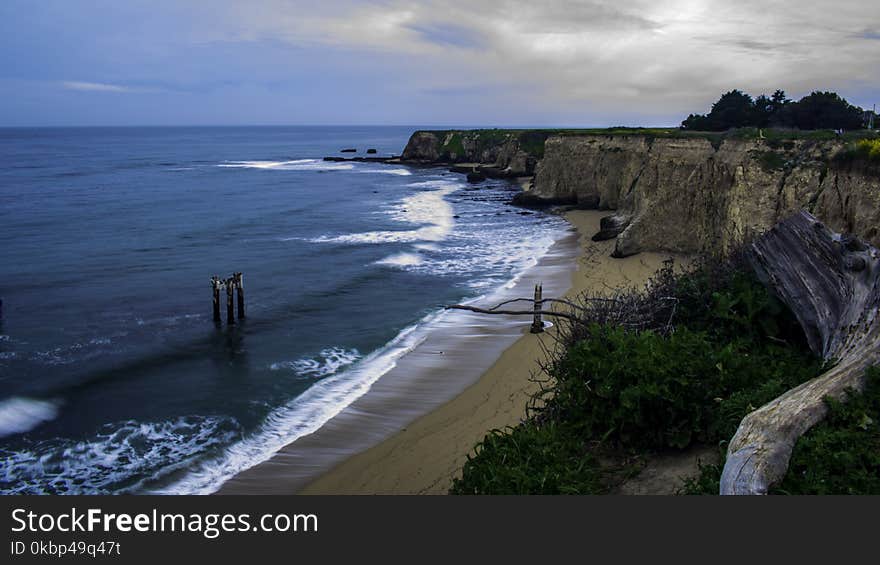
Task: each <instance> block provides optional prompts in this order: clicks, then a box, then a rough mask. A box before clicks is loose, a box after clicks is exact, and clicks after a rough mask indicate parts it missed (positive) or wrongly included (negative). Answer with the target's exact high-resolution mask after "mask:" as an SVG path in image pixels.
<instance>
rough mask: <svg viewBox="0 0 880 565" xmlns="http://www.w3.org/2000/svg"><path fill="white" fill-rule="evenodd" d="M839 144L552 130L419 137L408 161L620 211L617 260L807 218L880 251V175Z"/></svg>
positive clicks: (608, 229) (718, 245)
mask: <svg viewBox="0 0 880 565" xmlns="http://www.w3.org/2000/svg"><path fill="white" fill-rule="evenodd" d="M845 145H846V144H845V142H843V141H839V140H821V141H820V140H812V139H796V140H786V141H781V140H765V139H755V138H752V139H738V138H735V137H731V138H724V137H722V136H720V135H719V136H713V137H711V138H709V137H700V136H698V135H695V136H690V137H674V136H673V137H656V136H652V135H648V134H640V133H636V134H627V135H608V134H601V133H595V134H593V133H590V134H583V133H578V132H576V131H571V130H569V131H557V132H554V131H552V130H497V129H496V130H470V131H462V130H448V131H417V132H415V133H414V134H413V135H412V137H411V138H410V140H409V143H408V144H407V146H406V148H405V149H404V151H403V155H402V160H403V161H404V162H410V163H421V164H441V163H444V164H454V163H482V164H483V166H484V169H483V170H486V169H490V170H494V171H495V172H499V173H502V176H523V175H531V174H534V181H533V183H532V186H531V187H530V188H529V189H528V190H527V192H526V193H524V194H523V195H521V196H523V197H524V198H523V199H522V200H523V201H525V202H533V203H540V202H548V203H549V202H565V203H574V204H577V205H578V206H581V207H586V208H598V209H601V210H609V211H613V214H609V217H608V218H606V220H605V221H603V226H602V227H603V229H602V231H601V232H600V233H599V234H596V237H597V238H599V239H610V238H613V237H616V238H617V243H616V249H615V252H614V254H615V256H620V257H623V256H626V255H632V254H634V253H638V252H640V251H646V250H668V251H675V252H683V253H694V252H700V251H707V250H710V251H711V250H724V249H726V248H728V247H729V246H730V245H731V244H733V243H735V242H736V241H739V240H741V239H742V238H743V237H744V236H747V235H750V234H756V233H760V232H763V231H764V230H766V229H768V228H769V227H771V226H772V225H774V224H775V223H776V222H778V221H779V220H781V219H782V218H784V217H786V216H788V215H790V214H791V213H793V212H795V211H797V210H802V209H803V210H807V211H809V212H811V213H812V214H813V215H815V216H816V217H817V218H819V219H820V220H822V221H823V222H825V223H826V224H828V226H829V227H830V228H831V229H833V230H835V231H838V232H844V233H855V234H857V235H859V236H861V237H862V238H864V239H867V240H868V241H870V242H871V243H872V244H874V245H880V174H878V171H877V170H876V169H877V168H876V166H875V167H873V169H871V170H869V169H868V168H867V167H866V166H865V165H864V164H861V165H860V164H859V163H857V162H841V161H839V160H837V159H835V155H837V154H838V153H839V152H840V151H841V150H842V149H844V147H845Z"/></svg>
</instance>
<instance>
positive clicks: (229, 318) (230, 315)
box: [226, 277, 235, 326]
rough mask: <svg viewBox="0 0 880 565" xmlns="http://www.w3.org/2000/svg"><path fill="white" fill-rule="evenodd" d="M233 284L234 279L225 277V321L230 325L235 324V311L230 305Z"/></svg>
mask: <svg viewBox="0 0 880 565" xmlns="http://www.w3.org/2000/svg"><path fill="white" fill-rule="evenodd" d="M234 286H235V279H233V278H232V277H229V278H228V279H226V323H227V324H229V325H230V326H232V325H235V311H234V309H233V307H232V290H233V287H234Z"/></svg>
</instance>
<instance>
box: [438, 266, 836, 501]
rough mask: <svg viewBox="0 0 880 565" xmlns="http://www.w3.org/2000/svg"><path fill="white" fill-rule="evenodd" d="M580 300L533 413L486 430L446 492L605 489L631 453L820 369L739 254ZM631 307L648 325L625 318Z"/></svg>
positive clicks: (710, 429)
mask: <svg viewBox="0 0 880 565" xmlns="http://www.w3.org/2000/svg"><path fill="white" fill-rule="evenodd" d="M584 304H588V305H592V306H593V310H589V309H584V310H583V311H582V313H581V315H582V316H583V320H584V322H583V324H576V325H574V326H572V329H571V330H570V332H569V333H567V334H565V335H564V336H563V342H564V344H565V347H563V348H561V349H560V350H559V351H557V352H556V353H554V354H553V355H552V357H551V359H550V360H549V361H548V364H547V367H546V370H547V372H548V375H549V377H550V379H549V381H548V383H549V385H548V387H547V388H546V389H545V390H543V391H542V392H541V393H539V394H538V395H536V397H535V399H534V402H533V408H534V413H533V415H532V417H531V418H530V419H529V420H527V421H526V422H524V423H522V424H520V425H519V426H517V427H515V428H508V429H507V430H505V431H498V430H496V431H494V432H492V433H491V434H489V435H488V436H486V438H485V439H484V440H483V441H482V442H481V443H480V444H479V445H478V446H477V448H476V453H475V454H474V455H473V456H471V457H468V461H467V462H466V464H465V466H464V469H463V472H462V477H461V479H458V480H456V481H455V483H454V486H453V488H452V492H453V493H483V494H489V493H496V494H503V493H507V494H512V493H566V492H568V493H585V492H593V493H599V492H608V491H610V490H613V488H614V487H615V486H616V485H618V484H620V482H621V481H623V480H624V479H625V478H626V477H627V476H628V474H629V473H631V472H632V465H629V464H627V463H626V462H627V461H631V459H632V457H634V456H636V457H640V456H644V455H646V454H649V453H652V452H657V451H669V450H676V449H682V448H685V447H688V446H690V445H692V444H695V443H698V444H718V443H720V442H722V441H724V440H727V439H729V438H730V437H731V436H732V435H733V433H734V432H735V431H736V428H737V426H738V425H739V422H740V421H741V420H742V418H743V417H744V416H745V415H746V414H748V413H749V412H751V411H752V410H754V409H755V408H757V407H758V406H761V405H763V404H765V403H766V402H769V401H770V400H772V399H773V398H775V397H777V396H779V395H780V394H782V393H783V392H785V391H786V390H788V389H790V388H792V387H793V386H796V385H797V384H799V383H801V382H803V381H805V380H807V379H810V378H812V377H814V376H816V375H817V374H819V372H820V371H821V370H822V367H821V363H820V362H819V361H818V360H817V359H815V358H814V357H813V356H812V355H811V354H810V353H809V351H808V349H807V348H806V345H805V344H804V340H803V335H802V333H799V329H798V327H797V325H796V322H795V321H794V319H793V316H792V315H791V314H790V312H788V310H787V309H786V308H784V307H783V305H782V304H781V303H779V302H778V301H777V300H776V299H774V298H773V297H772V296H771V295H770V294H769V293H768V292H767V290H766V289H765V288H764V287H763V286H762V285H761V284H760V283H759V282H758V281H757V280H756V279H755V277H754V276H753V275H751V274H750V273H749V271H748V267H747V263H746V262H745V261H744V260H743V257H742V256H733V257H730V258H728V259H725V260H723V261H720V260H707V261H706V262H704V263H703V264H702V265H700V266H699V267H697V268H696V269H695V270H693V271H692V272H690V273H688V274H684V275H680V274H675V273H674V272H673V270H672V267H671V264H670V265H667V266H665V267H664V268H663V269H661V270H660V271H659V272H658V273H657V275H655V277H654V279H653V281H652V284H651V286H650V287H649V288H648V290H647V291H646V293H643V294H638V293H634V294H623V295H620V296H618V298H617V299H615V300H613V301H611V302H608V301H597V302H585V303H584ZM673 304H674V306H672V305H673ZM622 314H623V317H621V315H622ZM626 316H629V320H630V322H639V323H638V324H636V325H637V326H638V328H647V329H626V328H631V327H632V326H633V324H632V323H629V322H627V318H626ZM646 316H647V317H651V316H653V318H654V319H652V320H645V317H646ZM600 322H601V323H600ZM643 322H644V324H643ZM646 324H647V325H646ZM706 483H707V484H710V483H711V478H707V479H706ZM714 488H715V491H716V492H717V479H716V480H715V486H714Z"/></svg>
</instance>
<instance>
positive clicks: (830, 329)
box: [720, 212, 880, 494]
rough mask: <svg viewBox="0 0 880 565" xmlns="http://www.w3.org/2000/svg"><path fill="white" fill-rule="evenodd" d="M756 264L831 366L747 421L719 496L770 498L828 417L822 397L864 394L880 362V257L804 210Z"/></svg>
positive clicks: (773, 233)
mask: <svg viewBox="0 0 880 565" xmlns="http://www.w3.org/2000/svg"><path fill="white" fill-rule="evenodd" d="M752 251H753V254H752V257H753V264H754V267H755V269H756V271H757V272H758V274H759V276H761V277H762V278H763V279H764V280H765V282H766V283H767V284H768V285H769V286H770V288H771V289H773V290H774V292H775V293H776V294H777V296H779V298H780V299H781V300H782V301H783V302H785V304H786V305H788V307H789V308H790V309H791V310H792V312H793V313H794V314H795V316H797V319H798V321H799V322H800V325H801V327H802V328H803V329H804V331H805V333H806V336H807V340H808V341H809V344H810V347H811V349H812V350H813V351H814V352H815V353H816V354H817V355H820V356H821V357H822V358H823V359H825V360H827V361H831V362H834V365H833V367H832V368H831V369H830V370H829V371H827V372H825V373H823V374H822V375H820V376H818V377H816V378H815V379H812V380H810V381H808V382H806V383H803V384H802V385H800V386H798V387H796V388H794V389H792V390H790V391H788V392H786V393H785V394H783V395H782V396H780V397H779V398H776V399H775V400H773V401H771V402H769V403H768V404H765V405H764V406H762V407H760V408H759V409H757V410H755V411H754V412H752V413H751V414H749V415H748V416H746V417H745V418H744V419H743V421H742V422H741V423H740V425H739V429H738V430H737V432H736V435H734V436H733V439H732V440H731V442H730V446H729V447H728V450H727V462H726V463H725V465H724V471H723V473H722V476H721V487H720V491H721V494H766V493H767V491H768V489H769V488H770V487H771V486H772V485H773V484H776V483H778V482H779V481H780V480H781V479H782V478H783V477H784V476H785V472H786V470H787V469H788V463H789V459H790V458H791V452H792V449H793V448H794V445H795V442H796V441H797V440H798V438H799V437H800V436H801V435H803V434H804V433H805V432H806V431H807V430H808V429H810V428H811V427H812V426H813V425H815V424H816V423H817V422H819V421H820V420H822V418H824V416H825V413H826V406H825V402H824V398H825V397H831V398H836V399H842V398H843V397H844V396H845V394H844V393H845V391H846V389H848V388H852V389H855V390H861V389H862V387H863V386H864V373H865V369H866V368H867V367H869V366H871V365H873V364H877V363H880V319H878V307H880V252H878V250H877V249H876V248H874V247H871V246H869V245H867V244H865V243H864V242H862V241H860V240H858V239H856V238H853V237H849V236H841V235H839V234H836V233H833V232H832V231H831V230H829V229H828V228H827V227H825V226H824V225H823V224H822V223H820V222H819V221H818V220H816V218H814V217H813V216H812V215H810V214H808V213H806V212H801V213H798V214H796V215H794V216H791V217H789V218H787V219H786V220H784V221H783V222H781V223H780V224H777V226H775V227H774V228H773V229H771V230H770V231H769V232H768V233H766V234H765V235H764V236H762V237H761V238H760V239H758V240H757V241H756V242H755V243H753V244H752Z"/></svg>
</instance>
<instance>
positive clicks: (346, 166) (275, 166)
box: [217, 159, 354, 171]
mask: <svg viewBox="0 0 880 565" xmlns="http://www.w3.org/2000/svg"><path fill="white" fill-rule="evenodd" d="M217 166H218V167H225V168H232V169H266V170H272V171H348V170H351V169H353V168H354V165H353V164H352V163H334V162H331V161H321V160H320V159H294V160H292V161H226V162H224V163H220V164H219V165H217Z"/></svg>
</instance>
